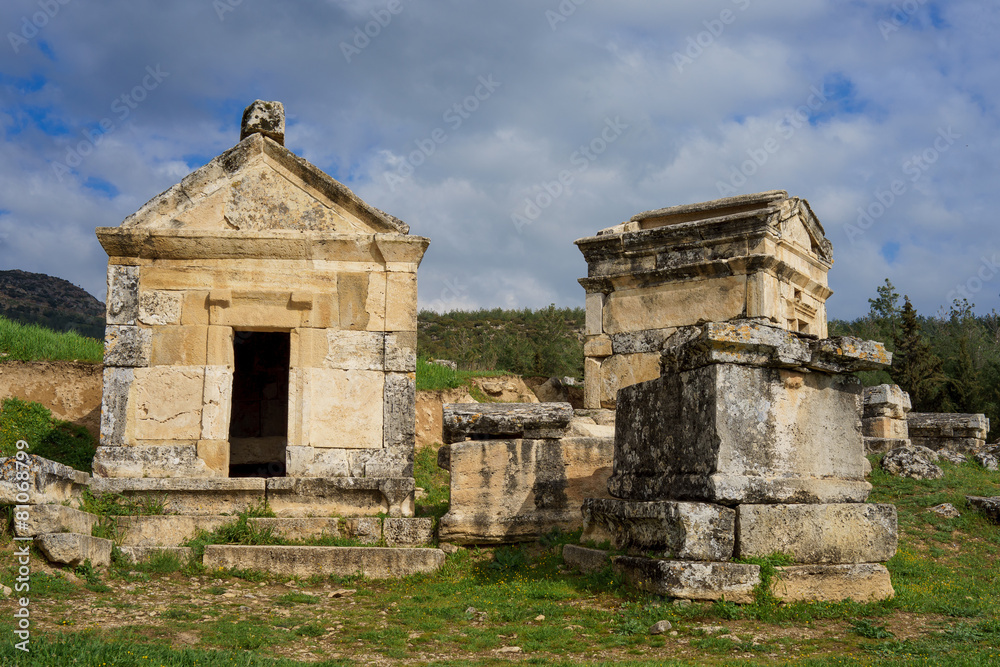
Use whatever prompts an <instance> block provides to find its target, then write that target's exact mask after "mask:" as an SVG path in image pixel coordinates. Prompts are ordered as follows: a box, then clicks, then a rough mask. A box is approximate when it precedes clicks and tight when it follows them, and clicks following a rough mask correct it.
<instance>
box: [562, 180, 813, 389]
mask: <svg viewBox="0 0 1000 667" xmlns="http://www.w3.org/2000/svg"><path fill="white" fill-rule="evenodd" d="M576 245H577V246H578V247H579V248H580V251H581V252H582V253H583V256H584V258H585V259H586V260H587V277H586V278H582V279H580V284H581V285H583V287H584V289H585V290H586V291H587V304H586V305H587V324H586V327H587V328H586V335H587V339H586V343H585V345H584V355H585V356H586V360H585V362H584V377H585V380H584V407H586V408H589V409H596V408H614V407H615V401H616V398H615V397H616V394H617V392H618V390H619V389H621V388H623V387H627V386H629V385H632V384H636V383H638V382H645V381H647V380H653V379H656V378H658V377H660V350H661V349H662V348H663V343H664V341H665V340H666V339H667V338H668V337H670V335H671V334H673V333H674V332H675V331H677V329H678V327H686V326H695V325H698V324H700V323H703V322H723V321H726V320H731V319H736V318H746V319H758V318H760V319H761V320H762V321H766V322H767V323H769V324H770V325H773V326H777V327H780V328H783V329H787V330H789V331H794V332H801V333H805V334H811V335H815V336H818V337H820V338H825V337H826V335H827V329H826V300H827V298H829V297H830V295H831V294H832V293H833V292H832V291H831V290H830V288H829V287H828V286H827V273H828V271H829V270H830V267H831V266H832V265H833V251H832V247H831V244H830V242H829V241H827V239H826V237H825V236H824V231H823V226H822V225H821V224H820V222H819V220H818V219H817V218H816V216H815V215H814V214H813V212H812V209H811V208H810V207H809V203H808V202H807V201H806V200H805V199H799V198H797V197H789V196H788V193H787V192H785V191H782V190H773V191H769V192H761V193H758V194H753V195H743V196H739V197H728V198H726V199H718V200H715V201H710V202H705V203H701V204H686V205H683V206H673V207H670V208H662V209H658V210H655V211H647V212H645V213H640V214H638V215H635V216H633V217H632V219H631V220H629V221H628V222H624V223H622V224H620V225H616V226H614V227H609V228H607V229H603V230H601V231H599V232H598V233H597V235H595V236H591V237H588V238H583V239H580V240H578V241H577V242H576Z"/></svg>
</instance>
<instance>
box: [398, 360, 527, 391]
mask: <svg viewBox="0 0 1000 667" xmlns="http://www.w3.org/2000/svg"><path fill="white" fill-rule="evenodd" d="M501 375H510V373H508V372H507V371H502V370H501V371H461V370H460V371H454V370H452V369H450V368H448V367H447V366H441V365H439V364H432V363H431V362H430V360H429V359H427V358H425V357H420V358H418V359H417V391H426V390H429V391H439V390H442V389H456V388H458V387H461V386H463V385H465V386H468V387H470V388H471V386H472V383H471V382H470V380H471V379H472V378H477V377H498V376H501Z"/></svg>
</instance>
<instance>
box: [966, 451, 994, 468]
mask: <svg viewBox="0 0 1000 667" xmlns="http://www.w3.org/2000/svg"><path fill="white" fill-rule="evenodd" d="M973 458H974V459H975V461H976V463H978V464H979V465H981V466H982V467H984V468H986V469H987V470H994V471H996V470H1000V456H997V455H996V454H987V453H986V452H979V453H978V454H976V455H975V456H974V457H973Z"/></svg>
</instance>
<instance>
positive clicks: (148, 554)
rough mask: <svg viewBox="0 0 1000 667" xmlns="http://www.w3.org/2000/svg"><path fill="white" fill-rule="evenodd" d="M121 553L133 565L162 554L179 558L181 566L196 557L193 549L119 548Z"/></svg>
mask: <svg viewBox="0 0 1000 667" xmlns="http://www.w3.org/2000/svg"><path fill="white" fill-rule="evenodd" d="M119 548H120V549H121V552H122V553H123V554H124V555H125V557H126V558H128V559H129V560H131V561H132V562H133V563H142V562H145V561H147V560H149V559H150V558H152V557H153V556H156V555H158V554H162V553H170V554H173V555H175V556H177V559H178V560H179V561H180V562H181V564H184V563H187V562H188V561H189V560H190V559H191V557H192V556H194V550H193V549H191V547H129V546H123V547H119Z"/></svg>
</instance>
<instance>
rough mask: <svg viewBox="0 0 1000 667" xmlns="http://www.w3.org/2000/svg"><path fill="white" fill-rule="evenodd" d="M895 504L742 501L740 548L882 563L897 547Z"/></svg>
mask: <svg viewBox="0 0 1000 667" xmlns="http://www.w3.org/2000/svg"><path fill="white" fill-rule="evenodd" d="M896 530H897V527H896V507H895V505H871V504H867V503H843V504H836V505H740V506H739V507H737V508H736V536H737V537H736V554H737V556H738V557H740V558H750V557H765V556H768V555H769V554H772V553H775V552H781V553H785V554H788V555H790V556H792V557H793V558H794V560H795V562H796V563H811V564H816V563H877V562H881V561H887V560H889V559H890V558H892V557H893V556H894V555H895V553H896V543H897V532H896Z"/></svg>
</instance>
